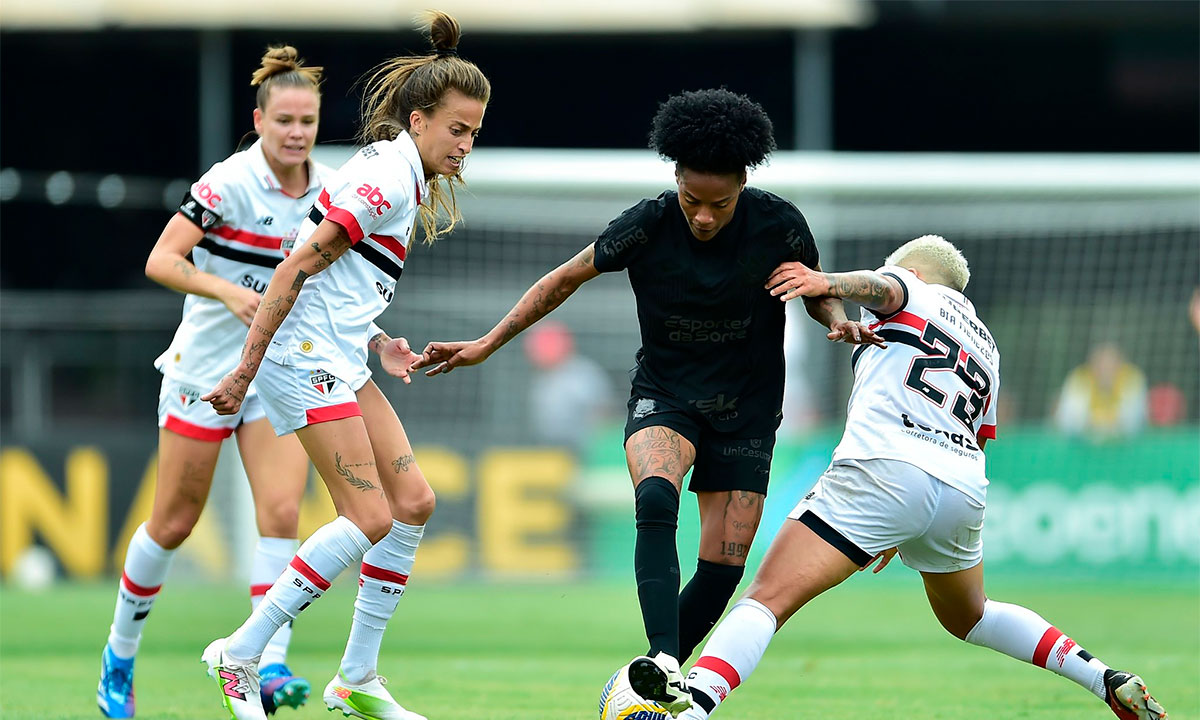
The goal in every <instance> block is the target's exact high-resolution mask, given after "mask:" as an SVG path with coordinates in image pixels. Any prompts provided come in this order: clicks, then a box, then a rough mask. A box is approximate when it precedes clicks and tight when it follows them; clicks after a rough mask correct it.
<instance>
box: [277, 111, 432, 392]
mask: <svg viewBox="0 0 1200 720" xmlns="http://www.w3.org/2000/svg"><path fill="white" fill-rule="evenodd" d="M428 193H429V188H428V186H427V185H426V183H425V175H424V172H423V170H422V164H421V156H420V154H419V153H418V152H417V146H416V145H415V144H413V141H412V138H410V137H409V136H408V133H406V132H401V133H400V135H399V136H398V137H397V138H396V139H394V140H384V141H380V142H375V143H372V144H370V145H367V146H366V147H364V148H362V149H361V150H359V151H358V152H356V153H355V154H354V156H353V157H351V158H350V159H349V160H347V161H346V163H345V164H344V165H342V167H341V168H339V169H338V171H337V172H336V173H335V174H334V178H333V180H332V181H331V182H326V184H325V188H324V189H323V190H321V193H320V195H319V196H318V198H317V203H316V205H315V206H313V208H312V211H311V212H310V213H309V217H308V219H306V220H305V221H304V223H303V225H301V227H300V234H299V236H298V237H297V239H296V242H297V243H302V242H305V241H306V240H307V239H308V238H309V237H310V236H311V235H312V233H313V231H315V230H316V229H317V225H319V224H320V223H321V221H322V220H326V219H327V220H330V221H331V222H334V223H337V224H338V225H340V226H341V227H342V228H343V229H344V230H345V231H346V234H347V236H349V238H350V242H351V243H352V244H351V246H350V249H349V250H347V251H346V252H345V253H343V254H342V256H341V257H339V258H338V259H337V260H336V261H335V262H333V263H332V264H331V265H330V266H329V267H328V268H326V269H324V270H322V271H321V272H319V273H317V274H316V275H314V276H312V277H310V278H308V279H307V280H306V281H305V283H304V288H303V290H301V291H300V294H299V296H298V298H297V299H296V304H295V306H294V307H293V308H292V311H291V313H290V314H289V315H288V317H287V319H285V320H284V321H283V325H281V326H280V328H279V330H278V331H276V333H275V337H274V338H272V339H271V345H270V347H268V348H267V357H268V358H270V359H271V360H273V361H275V362H277V363H279V364H281V365H298V366H305V367H311V368H319V369H321V370H323V371H324V372H327V373H331V374H333V375H334V376H335V377H337V378H340V379H341V380H342V381H343V382H346V383H348V384H349V385H350V386H351V387H352V388H354V389H355V390H357V389H358V388H360V387H362V385H363V383H365V382H366V381H367V379H369V378H370V377H371V371H370V370H369V369H368V368H367V341H368V340H369V339H370V338H369V337H368V334H369V332H370V327H371V325H372V323H373V322H374V320H375V318H377V317H379V315H380V314H381V313H383V311H384V310H385V309H387V306H388V304H389V303H390V302H391V300H392V293H393V292H395V289H396V281H397V280H399V279H400V274H401V272H403V270H404V259H405V257H406V255H407V254H408V244H409V242H410V239H411V237H412V233H413V224H414V223H415V221H416V218H417V208H418V206H419V205H420V204H421V200H422V198H424V197H426V196H427V195H428Z"/></svg>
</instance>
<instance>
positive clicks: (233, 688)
mask: <svg viewBox="0 0 1200 720" xmlns="http://www.w3.org/2000/svg"><path fill="white" fill-rule="evenodd" d="M217 674H218V675H220V676H221V679H222V680H224V681H225V683H224V684H223V685H221V689H222V690H224V691H225V694H226V695H227V696H228V697H231V698H235V699H237V700H245V699H246V693H244V692H241V691H240V690H238V685H240V684H241V678H240V677H239V676H238V674H237V673H233V672H229V671H228V670H224V669H222V670H218V671H217Z"/></svg>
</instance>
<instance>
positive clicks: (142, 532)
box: [129, 523, 175, 560]
mask: <svg viewBox="0 0 1200 720" xmlns="http://www.w3.org/2000/svg"><path fill="white" fill-rule="evenodd" d="M129 544H130V545H136V546H137V549H138V551H139V552H143V553H146V554H147V555H150V556H151V557H153V558H154V559H155V560H170V559H171V558H172V557H174V556H175V550H168V549H166V548H165V547H163V546H162V545H159V544H158V543H156V542H154V538H152V537H150V533H148V532H146V523H142V524H141V525H138V527H137V530H134V531H133V537H131V538H130V539H129Z"/></svg>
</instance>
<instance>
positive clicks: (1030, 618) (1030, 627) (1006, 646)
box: [966, 600, 1108, 700]
mask: <svg viewBox="0 0 1200 720" xmlns="http://www.w3.org/2000/svg"><path fill="white" fill-rule="evenodd" d="M966 640H967V642H969V643H971V644H972V645H979V646H980V647H986V648H991V649H993V650H996V651H998V652H1002V653H1004V654H1005V655H1008V656H1009V657H1014V658H1016V659H1018V660H1024V661H1025V662H1027V663H1033V664H1034V665H1037V666H1038V667H1043V668H1046V669H1047V670H1050V671H1052V672H1055V673H1058V674H1059V675H1062V676H1063V677H1067V678H1070V679H1072V680H1074V681H1075V682H1077V683H1079V684H1080V685H1082V686H1083V687H1085V688H1087V689H1088V690H1091V691H1092V693H1093V694H1094V695H1095V696H1096V697H1098V698H1100V699H1101V700H1103V699H1104V694H1105V693H1104V671H1105V670H1107V669H1108V666H1107V665H1105V664H1104V663H1102V662H1100V661H1099V660H1097V659H1096V658H1094V657H1092V655H1091V654H1090V653H1088V652H1087V651H1086V650H1084V649H1083V648H1082V647H1080V646H1078V645H1076V644H1075V641H1074V640H1072V639H1071V638H1069V637H1067V636H1066V635H1064V634H1063V633H1062V632H1060V631H1059V630H1058V628H1056V627H1054V626H1053V625H1051V624H1050V623H1048V622H1046V621H1045V620H1043V619H1042V617H1041V616H1040V615H1038V614H1037V613H1035V612H1034V611H1032V610H1029V609H1028V608H1023V607H1021V606H1020V605H1011V604H1009V603H1002V602H996V601H995V600H987V601H985V602H984V605H983V617H982V618H980V620H979V622H978V623H976V624H975V627H973V628H971V632H969V633H967V638H966Z"/></svg>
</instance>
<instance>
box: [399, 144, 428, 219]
mask: <svg viewBox="0 0 1200 720" xmlns="http://www.w3.org/2000/svg"><path fill="white" fill-rule="evenodd" d="M392 142H393V143H395V144H396V149H397V150H399V151H400V154H401V155H403V156H404V159H405V160H407V161H408V164H409V165H412V168H413V172H414V173H415V174H416V176H417V191H418V193H419V194H420V197H418V198H417V202H418V203H423V202H425V200H427V199H428V198H429V183H428V182H426V181H425V165H424V163H422V162H421V153H420V151H418V150H417V144H416V143H415V142H413V139H412V136H410V135H409V134H408V131H406V130H401V131H400V134H399V135H397V136H396V137H395V139H393V140H392Z"/></svg>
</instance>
